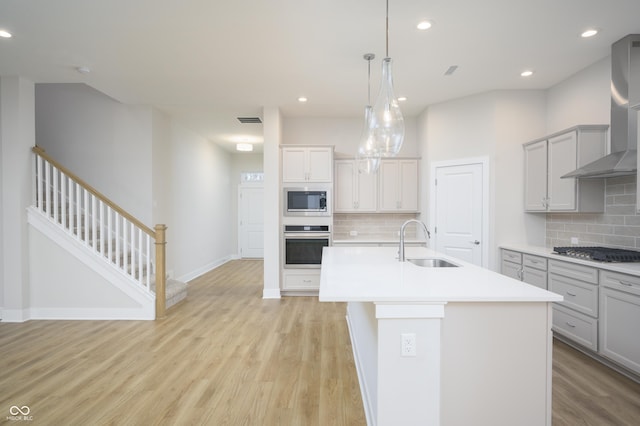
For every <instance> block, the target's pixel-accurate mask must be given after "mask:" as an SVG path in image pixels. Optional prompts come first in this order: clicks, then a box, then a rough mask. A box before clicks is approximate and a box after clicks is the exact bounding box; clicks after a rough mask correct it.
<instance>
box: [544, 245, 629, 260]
mask: <svg viewBox="0 0 640 426" xmlns="http://www.w3.org/2000/svg"><path fill="white" fill-rule="evenodd" d="M553 251H554V252H556V253H558V254H561V255H563V256H571V257H575V258H578V259H586V260H597V261H600V262H640V251H634V250H626V249H615V248H610V247H554V248H553Z"/></svg>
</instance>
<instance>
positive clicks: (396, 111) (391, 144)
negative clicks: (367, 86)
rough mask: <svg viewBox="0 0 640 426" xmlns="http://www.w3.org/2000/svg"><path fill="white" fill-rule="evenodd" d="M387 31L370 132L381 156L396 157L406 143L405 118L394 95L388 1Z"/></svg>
mask: <svg viewBox="0 0 640 426" xmlns="http://www.w3.org/2000/svg"><path fill="white" fill-rule="evenodd" d="M386 31H387V32H386V57H385V58H384V59H383V60H382V80H381V81H380V92H379V93H378V99H377V100H376V103H375V105H374V106H373V111H372V112H373V114H372V116H371V125H370V130H371V136H372V137H373V140H374V143H375V145H376V150H377V152H378V153H379V155H380V156H382V157H395V156H396V155H398V153H399V152H400V149H401V148H402V142H403V141H404V118H403V117H402V112H401V111H400V107H399V105H398V100H397V99H396V97H395V95H394V93H393V76H392V73H391V65H392V61H391V58H390V57H389V0H387V19H386Z"/></svg>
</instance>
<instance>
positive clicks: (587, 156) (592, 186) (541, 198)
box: [523, 125, 609, 213]
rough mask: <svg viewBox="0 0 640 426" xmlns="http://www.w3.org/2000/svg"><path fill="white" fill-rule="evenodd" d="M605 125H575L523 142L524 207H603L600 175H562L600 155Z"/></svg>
mask: <svg viewBox="0 0 640 426" xmlns="http://www.w3.org/2000/svg"><path fill="white" fill-rule="evenodd" d="M608 127H609V126H606V125H597V126H596V125H585V126H576V127H573V128H571V129H567V130H564V131H562V132H559V133H555V134H553V135H551V136H548V137H545V138H542V139H537V140H534V141H531V142H528V143H526V144H524V145H523V147H524V208H525V211H528V212H592V213H598V212H603V211H604V179H575V178H568V179H562V176H564V175H565V174H567V173H569V172H572V171H574V170H575V169H577V168H579V167H582V166H584V165H585V164H588V163H590V162H592V161H595V160H597V159H599V158H602V157H604V155H605V154H606V151H607V129H608Z"/></svg>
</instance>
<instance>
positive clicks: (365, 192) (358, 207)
mask: <svg viewBox="0 0 640 426" xmlns="http://www.w3.org/2000/svg"><path fill="white" fill-rule="evenodd" d="M335 173H336V177H335V190H334V194H335V198H334V203H333V206H334V211H335V212H336V213H365V212H375V211H376V208H377V198H378V197H377V191H378V186H377V184H376V180H377V179H378V175H377V174H376V173H360V172H359V171H358V164H357V162H356V160H336V162H335Z"/></svg>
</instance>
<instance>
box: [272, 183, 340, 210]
mask: <svg viewBox="0 0 640 426" xmlns="http://www.w3.org/2000/svg"><path fill="white" fill-rule="evenodd" d="M283 191H284V194H283V198H284V207H283V212H284V215H285V216H331V191H330V190H329V189H328V188H326V187H322V188H311V187H304V188H284V190H283Z"/></svg>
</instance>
